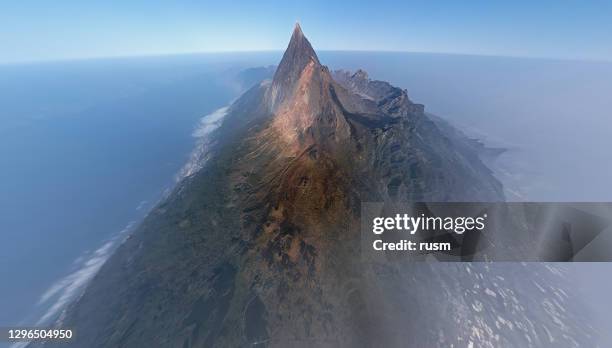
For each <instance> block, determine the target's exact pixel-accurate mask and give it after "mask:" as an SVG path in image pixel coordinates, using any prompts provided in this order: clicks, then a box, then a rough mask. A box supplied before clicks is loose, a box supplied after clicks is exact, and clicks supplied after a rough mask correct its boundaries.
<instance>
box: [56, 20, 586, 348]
mask: <svg viewBox="0 0 612 348" xmlns="http://www.w3.org/2000/svg"><path fill="white" fill-rule="evenodd" d="M213 137H214V138H213V139H214V141H213V142H212V147H211V150H210V156H208V158H209V159H208V160H207V162H206V164H205V165H204V166H203V167H202V169H200V170H199V171H197V172H196V173H194V174H192V175H190V176H188V177H187V178H185V179H184V180H183V181H182V182H180V183H179V184H178V185H177V187H176V188H175V190H174V191H173V193H172V194H171V195H170V196H169V197H168V198H167V199H166V200H165V201H163V202H162V203H160V204H159V205H158V206H157V207H155V208H154V209H153V210H152V211H151V213H150V214H149V215H148V216H147V218H146V219H145V220H144V222H143V223H142V225H141V226H140V228H139V229H138V230H137V231H136V232H134V234H133V235H132V236H131V237H130V238H128V239H127V240H126V241H125V242H124V243H123V244H122V245H121V246H120V247H119V249H118V250H117V252H116V253H115V255H114V256H113V257H112V258H111V259H110V260H109V261H108V262H107V263H106V264H105V265H104V267H103V268H102V269H101V271H100V272H99V273H98V274H97V276H96V277H95V279H94V280H93V281H92V283H91V284H90V285H89V286H88V288H87V290H86V291H85V293H84V294H83V296H82V297H80V298H79V299H78V301H76V302H75V303H74V304H73V305H72V306H71V307H70V308H69V309H68V310H67V311H66V313H65V314H64V315H63V316H62V318H60V320H59V323H60V325H61V326H63V327H71V328H74V330H75V331H76V332H77V334H76V338H75V340H73V341H71V342H69V344H68V346H70V345H72V346H76V347H158V346H161V347H213V346H217V347H227V346H230V347H235V346H255V345H256V346H271V347H287V346H289V347H311V346H329V347H338V346H341V347H342V346H366V347H369V346H406V345H411V346H419V347H431V346H450V345H455V346H468V347H470V346H472V345H473V344H476V346H485V347H488V346H499V345H501V346H530V345H546V344H549V345H552V346H571V345H572V344H573V343H574V342H576V343H578V344H582V343H585V342H588V339H589V337H590V336H589V335H590V333H589V331H588V329H586V328H584V327H582V326H580V325H578V324H576V323H575V322H574V319H575V318H574V317H572V315H573V314H571V313H573V312H572V311H571V308H570V307H571V301H570V300H567V299H568V298H569V297H567V295H558V294H560V292H558V291H557V289H558V287H559V286H560V285H559V284H560V282H561V280H559V279H557V278H559V277H557V276H556V275H557V274H558V272H557V271H552V270H550V269H548V268H545V267H544V266H540V265H535V266H532V267H530V269H529V272H527V271H526V268H525V266H523V265H501V266H498V265H487V264H460V263H457V264H427V263H414V262H413V263H401V264H396V263H389V264H385V263H383V264H380V265H378V266H377V267H378V268H372V267H370V266H368V265H366V264H365V263H364V262H363V259H362V254H361V249H360V243H361V238H360V219H359V216H360V209H361V203H362V202H368V201H376V202H396V201H501V200H503V199H504V197H503V193H502V187H501V185H500V183H499V182H498V181H497V180H496V179H495V178H494V176H493V175H492V173H491V171H490V170H489V169H487V167H486V166H485V165H484V164H483V163H482V161H481V160H480V158H479V152H478V146H475V145H474V142H473V141H472V140H471V139H467V138H465V137H464V136H463V135H462V134H461V133H460V132H457V131H454V130H453V129H452V127H451V126H450V125H448V124H445V125H443V126H441V123H440V122H436V121H432V118H431V117H430V116H428V115H427V114H426V113H425V112H424V106H423V105H420V104H416V103H413V102H412V101H411V100H410V98H409V97H408V94H407V92H406V91H405V90H402V89H400V88H396V87H393V86H391V85H390V84H388V83H386V82H382V81H375V80H371V79H370V78H369V77H368V76H367V74H366V73H365V72H363V71H357V72H356V73H354V74H352V73H348V72H343V71H338V72H335V73H332V72H330V70H329V69H328V68H327V67H325V66H323V65H322V64H321V63H320V61H319V59H318V57H317V55H316V53H315V51H314V50H313V48H312V46H311V45H310V43H309V41H308V40H307V39H306V37H305V36H304V34H303V32H302V30H301V28H300V27H299V25H296V27H295V29H294V32H293V35H292V37H291V41H290V43H289V46H288V48H287V50H286V52H285V54H284V55H283V58H282V60H281V62H280V64H279V65H278V67H277V69H276V72H275V74H274V77H273V79H272V80H271V81H269V80H267V81H264V82H262V83H260V84H258V85H256V86H254V87H252V88H251V89H250V90H248V91H247V92H246V93H245V94H244V95H243V96H242V97H240V98H239V99H238V100H236V101H235V102H234V103H233V105H231V107H230V108H229V110H228V114H227V116H226V118H225V120H224V122H223V125H222V126H221V127H220V128H219V129H218V130H217V131H216V133H215V134H214V135H213ZM400 265H401V267H400ZM551 269H552V268H551ZM536 280H537V282H538V283H534V281H536ZM540 283H541V284H540ZM534 284H535V285H534ZM539 289H542V291H540V290H539ZM563 294H565V293H563ZM534 301H535V303H534ZM542 303H544V304H545V305H546V307H545V308H544V310H538V308H537V307H538V306H540V305H541V304H542ZM558 306H562V307H559V308H558ZM560 308H561V309H560ZM541 323H545V324H541ZM549 338H550V340H552V341H549ZM553 343H554V344H553ZM64 346H66V345H62V347H64Z"/></svg>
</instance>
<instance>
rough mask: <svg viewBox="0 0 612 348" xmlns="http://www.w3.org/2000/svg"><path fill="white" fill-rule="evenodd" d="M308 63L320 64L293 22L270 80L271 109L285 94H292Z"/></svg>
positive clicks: (274, 108) (296, 24) (310, 46)
mask: <svg viewBox="0 0 612 348" xmlns="http://www.w3.org/2000/svg"><path fill="white" fill-rule="evenodd" d="M309 64H314V65H315V66H317V67H320V65H321V63H320V62H319V58H318V57H317V54H316V53H315V51H314V49H313V48H312V45H311V44H310V42H309V41H308V39H307V38H306V36H305V35H304V33H303V32H302V28H301V27H300V24H299V23H295V28H294V29H293V34H292V35H291V40H290V41H289V45H288V46H287V49H286V50H285V53H284V54H283V59H282V60H281V62H280V64H279V65H278V68H277V69H276V73H275V74H274V79H273V80H272V89H271V96H270V98H271V99H270V106H271V109H272V110H273V111H275V110H276V108H277V107H278V106H279V105H280V104H282V102H283V101H284V99H285V98H286V97H287V96H289V95H291V94H292V92H293V90H294V88H295V84H296V82H297V81H298V79H299V78H300V76H301V74H302V72H303V71H304V69H305V68H306V67H307V66H308V65H309Z"/></svg>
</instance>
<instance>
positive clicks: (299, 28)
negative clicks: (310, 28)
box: [293, 22, 304, 36]
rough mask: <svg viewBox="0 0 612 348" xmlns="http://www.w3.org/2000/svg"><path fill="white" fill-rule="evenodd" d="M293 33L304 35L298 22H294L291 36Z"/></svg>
mask: <svg viewBox="0 0 612 348" xmlns="http://www.w3.org/2000/svg"><path fill="white" fill-rule="evenodd" d="M295 35H301V36H304V33H302V27H300V22H295V27H293V36H295Z"/></svg>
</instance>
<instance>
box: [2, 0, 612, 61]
mask: <svg viewBox="0 0 612 348" xmlns="http://www.w3.org/2000/svg"><path fill="white" fill-rule="evenodd" d="M296 20H299V21H300V23H301V24H302V28H303V29H304V32H305V33H306V35H307V36H308V37H309V38H310V39H311V41H312V42H313V44H314V46H315V48H317V49H339V50H400V51H426V52H448V53H468V54H492V55H513V56H536V57H554V58H585V59H597V60H612V41H611V39H610V37H611V33H612V2H611V1H609V0H608V1H588V0H587V1H580V0H553V1H549V0H538V1H523V0H514V1H493V0H486V1H477V0H473V1H456V0H452V1H441V0H440V1H427V0H423V1H407V0H404V1H386V0H377V1H371V2H369V3H364V2H363V1H331V0H327V1H313V0H301V1H289V0H283V1H280V0H279V1H265V0H260V1H248V2H247V1H232V0H226V1H214V2H213V1H177V0H173V1H170V0H168V1H158V0H147V1H141V0H132V1H124V0H107V1H82V0H76V1H71V0H56V1H48V0H43V1H31V0H2V1H0V62H23V61H31V60H49V59H64V58H81V57H105V56H124V55H148V54H159V53H183V52H203V51H247V50H278V49H283V48H284V47H285V46H286V44H287V40H288V38H289V34H290V32H291V29H292V27H293V24H294V22H295V21H296Z"/></svg>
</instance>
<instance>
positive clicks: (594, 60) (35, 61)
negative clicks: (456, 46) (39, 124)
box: [0, 49, 612, 67]
mask: <svg viewBox="0 0 612 348" xmlns="http://www.w3.org/2000/svg"><path fill="white" fill-rule="evenodd" d="M284 51H285V49H262V50H220V51H186V52H160V53H148V54H118V55H108V56H106V55H102V56H81V57H65V58H49V59H32V60H21V61H6V62H2V61H0V67H6V66H17V65H31V64H46V63H48V64H53V63H62V62H84V61H96V60H116V59H119V60H120V59H138V58H155V57H174V56H189V55H218V54H248V53H251V54H252V53H273V52H274V53H276V52H279V53H282V52H284ZM316 52H347V53H350V52H355V53H404V54H405V53H409V54H432V55H454V56H470V57H487V58H512V59H533V60H552V61H567V62H584V63H608V64H610V63H612V59H604V58H570V57H568V58H564V57H549V56H529V55H510V54H509V55H504V54H490V53H463V52H438V51H410V50H367V49H318V50H316Z"/></svg>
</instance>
